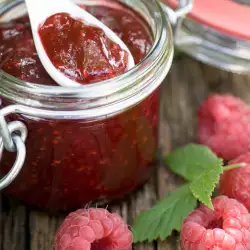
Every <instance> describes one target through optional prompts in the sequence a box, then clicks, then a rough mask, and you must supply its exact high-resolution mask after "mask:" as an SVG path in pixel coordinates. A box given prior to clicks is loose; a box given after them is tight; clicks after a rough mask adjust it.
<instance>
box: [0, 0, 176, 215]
mask: <svg viewBox="0 0 250 250" xmlns="http://www.w3.org/2000/svg"><path fill="white" fill-rule="evenodd" d="M77 4H79V5H80V6H81V7H82V8H85V9H86V10H88V11H89V12H90V13H91V14H92V15H94V16H96V17H97V18H98V19H99V20H101V21H102V22H104V23H105V24H106V25H107V26H108V27H110V28H111V29H112V30H113V31H114V32H116V34H118V35H119V36H120V38H121V39H122V40H123V41H124V42H125V44H126V45H127V46H128V48H129V49H130V51H131V53H132V55H133V57H134V60H135V63H136V66H135V67H134V68H132V69H131V70H129V71H127V72H125V73H122V74H119V75H116V76H113V75H112V74H111V73H110V75H109V73H107V74H106V76H108V77H106V78H107V79H104V80H102V81H98V82H94V81H92V80H91V81H89V82H87V81H86V82H81V86H80V87H76V88H69V87H61V86H59V85H58V84H57V83H55V82H54V81H53V80H52V79H51V78H50V77H49V75H48V74H47V72H46V71H45V69H44V68H43V66H42V64H41V62H40V60H39V58H38V55H37V53H36V50H35V47H34V42H33V39H32V34H31V30H30V24H29V19H28V17H27V14H26V8H25V4H24V3H23V1H7V2H6V3H4V4H2V5H1V6H0V12H1V13H0V14H1V23H0V65H1V71H0V72H1V83H0V96H1V112H0V124H1V126H0V127H1V131H0V132H1V133H2V141H1V143H0V144H1V152H2V158H1V163H0V174H1V177H2V179H1V183H2V184H1V188H3V187H4V189H3V190H4V192H5V193H6V194H7V195H8V196H10V197H13V198H15V199H18V200H20V201H22V202H24V203H25V204H28V205H30V206H35V207H39V208H42V209H47V210H51V211H59V210H72V209H75V208H79V207H82V206H84V205H86V204H88V203H93V202H108V201H110V200H114V199H119V198H122V197H124V196H125V195H127V194H128V193H130V192H131V191H133V190H135V189H136V188H137V187H139V186H140V185H142V184H143V183H144V182H145V181H146V180H147V179H148V177H149V176H150V173H151V171H152V168H153V166H154V164H153V162H154V159H155V156H156V150H157V133H158V115H159V111H158V108H159V86H160V84H161V83H162V82H163V80H164V78H165V77H166V75H167V73H168V71H169V68H170V66H171V63H172V58H173V44H172V33H171V27H170V25H169V23H168V21H167V18H166V15H165V14H164V13H163V11H162V10H161V7H160V5H159V4H158V2H157V1H156V0H151V1H148V0H140V1H139V0H138V1H134V0H119V1H118V0H117V1H112V0H109V1H90V0H88V1H83V0H82V1H77ZM89 47H90V49H91V46H89ZM97 50H98V48H97ZM97 50H95V51H97ZM90 54H91V53H90ZM70 55H71V54H70V53H69V54H68V57H67V59H68V61H67V63H68V62H70V65H71V66H72V64H71V61H70V60H71V59H72V58H70ZM59 57H60V58H62V55H61V54H59ZM93 58H94V59H93V60H97V59H96V58H97V57H96V56H95V57H93ZM98 58H99V61H98V63H100V68H101V67H102V65H101V64H102V62H103V61H102V59H101V57H98ZM95 63H96V62H95ZM98 66H99V65H98ZM97 68H98V67H97ZM77 70H78V69H77V68H76V69H75V70H73V71H72V68H71V71H70V74H71V75H72V74H73V75H74V74H75V75H77V76H79V74H78V73H79V72H78V71H77ZM91 70H92V69H91ZM91 70H90V71H89V72H88V75H91V74H92V73H93V71H91ZM97 70H98V69H97ZM103 70H104V71H105V70H106V69H105V67H104V69H103V68H102V72H103ZM95 71H96V68H95ZM100 71H101V70H99V71H98V73H97V75H98V74H99V73H100ZM105 72H106V71H105ZM107 72H109V71H107ZM91 76H92V75H91ZM79 77H81V76H79ZM89 79H92V78H89ZM26 137H27V138H26ZM25 139H26V140H25ZM24 141H25V142H24ZM4 148H5V149H4ZM25 149H26V155H25ZM24 156H25V157H24ZM22 162H24V163H23V164H19V163H22ZM20 165H22V167H20ZM13 166H14V167H13Z"/></svg>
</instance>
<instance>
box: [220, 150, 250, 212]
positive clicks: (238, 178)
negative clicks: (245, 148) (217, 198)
mask: <svg viewBox="0 0 250 250" xmlns="http://www.w3.org/2000/svg"><path fill="white" fill-rule="evenodd" d="M236 163H246V166H244V167H240V168H235V169H232V170H229V171H225V172H223V174H222V176H221V179H220V185H219V189H220V193H221V194H224V195H227V196H229V197H231V198H235V199H237V200H238V201H240V202H241V203H243V204H244V205H245V206H246V208H247V209H248V210H249V211H250V152H247V153H245V154H243V155H241V156H239V157H237V158H236V159H234V160H232V161H230V162H229V163H228V165H232V164H236Z"/></svg>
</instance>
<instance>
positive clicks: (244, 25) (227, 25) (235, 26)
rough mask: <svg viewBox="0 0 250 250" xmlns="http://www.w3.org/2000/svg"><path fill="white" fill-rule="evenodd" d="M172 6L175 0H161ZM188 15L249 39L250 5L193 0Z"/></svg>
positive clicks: (213, 26)
mask: <svg viewBox="0 0 250 250" xmlns="http://www.w3.org/2000/svg"><path fill="white" fill-rule="evenodd" d="M163 1H164V2H167V3H168V4H169V5H170V6H171V7H172V8H176V7H177V6H178V1H177V0H163ZM189 17H190V18H191V19H193V20H195V21H196V22H198V23H200V24H203V25H206V26H209V27H211V28H213V29H215V30H217V31H220V32H223V33H225V34H227V35H231V36H235V37H238V38H242V39H247V40H250V26H249V24H250V6H248V5H243V4H240V3H236V2H234V1H233V0H194V6H193V9H192V11H191V12H190V14H189Z"/></svg>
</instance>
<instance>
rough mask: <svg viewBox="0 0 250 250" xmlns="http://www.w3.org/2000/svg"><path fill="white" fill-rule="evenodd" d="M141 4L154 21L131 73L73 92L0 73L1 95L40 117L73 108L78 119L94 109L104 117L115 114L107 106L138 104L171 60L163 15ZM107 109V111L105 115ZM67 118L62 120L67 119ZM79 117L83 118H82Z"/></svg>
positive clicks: (153, 3)
mask: <svg viewBox="0 0 250 250" xmlns="http://www.w3.org/2000/svg"><path fill="white" fill-rule="evenodd" d="M124 2H125V3H126V2H128V1H124ZM20 3H23V1H22V0H19V1H15V3H13V2H10V1H7V2H5V3H3V4H2V5H1V6H0V12H1V8H2V6H5V11H6V10H7V9H8V8H12V7H13V6H14V5H17V4H20ZM143 4H144V5H146V7H147V8H151V12H150V13H151V14H152V15H153V17H152V18H154V22H155V23H154V25H155V34H154V42H153V45H152V47H151V49H150V51H149V53H148V54H147V55H146V57H145V58H144V59H143V60H142V61H141V62H140V63H138V64H137V65H136V66H135V67H134V68H132V69H131V70H129V71H127V72H125V73H124V74H122V75H119V76H117V77H115V78H112V79H108V80H105V81H102V82H98V83H95V84H89V85H82V86H80V87H73V88H69V87H62V86H46V85H40V84H34V83H29V82H25V81H22V80H19V79H17V78H15V77H13V76H11V75H9V74H8V73H6V72H4V71H1V78H2V80H3V81H4V84H1V86H0V93H1V95H3V96H4V97H7V96H8V98H10V99H11V100H15V101H16V102H17V103H18V104H19V105H20V104H21V105H25V106H27V105H28V106H31V107H30V108H31V109H32V108H35V109H37V108H40V109H43V113H45V112H44V109H49V110H51V112H53V110H57V111H58V110H62V112H68V111H69V112H70V113H69V114H68V115H70V117H71V116H72V115H73V110H74V109H76V108H77V109H78V110H77V112H78V115H80V113H79V111H82V113H86V112H87V111H90V112H91V113H92V115H91V114H88V115H87V117H89V118H90V117H92V118H93V117H95V116H96V115H93V112H94V110H93V109H95V111H97V110H96V109H98V108H99V109H100V108H103V106H105V107H106V111H104V110H103V112H100V110H98V111H99V112H96V113H98V116H99V115H108V114H109V113H110V112H112V113H116V112H118V111H119V108H118V107H116V108H110V107H111V106H110V105H113V106H114V105H115V104H117V105H116V106H121V102H124V103H123V105H122V106H123V107H122V109H125V108H128V107H130V106H133V105H135V104H136V102H140V101H141V100H143V99H144V98H145V97H146V96H148V95H149V94H150V93H149V92H153V90H154V89H156V88H157V87H158V86H159V85H160V83H161V82H162V81H163V79H164V78H165V76H166V75H167V73H168V71H169V69H170V66H171V63H172V60H173V36H172V31H171V26H170V24H169V22H168V20H167V19H166V15H165V14H164V12H163V10H162V9H161V6H160V4H159V3H158V2H157V0H152V1H145V3H143ZM7 7H8V8H7ZM7 93H8V94H7ZM25 95H26V98H25ZM27 95H28V99H29V101H28V102H27ZM38 96H39V98H41V99H40V100H36V98H37V97H38ZM135 96H137V100H135V99H136V98H134V97H135ZM32 97H33V98H32ZM62 98H64V99H65V102H64V103H60V102H61V100H62ZM46 100H47V102H46ZM48 100H49V101H48ZM128 100H130V101H128ZM48 102H49V103H48ZM119 103H120V105H119ZM125 103H126V104H125ZM107 108H108V109H109V108H110V110H109V112H108V110H107ZM26 111H27V110H26ZM84 111H85V112H84ZM65 115H66V113H65V114H62V116H65ZM68 115H66V116H67V117H68ZM82 115H83V114H82ZM40 116H41V114H40ZM46 117H47V116H46ZM83 117H86V114H85V115H83Z"/></svg>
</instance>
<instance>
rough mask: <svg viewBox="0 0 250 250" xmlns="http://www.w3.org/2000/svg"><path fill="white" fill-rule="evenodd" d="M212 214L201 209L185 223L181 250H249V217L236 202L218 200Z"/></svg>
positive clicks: (245, 210) (244, 208)
mask: <svg viewBox="0 0 250 250" xmlns="http://www.w3.org/2000/svg"><path fill="white" fill-rule="evenodd" d="M213 205H214V211H213V210H211V209H209V208H208V207H205V206H204V205H201V206H200V208H198V209H196V210H194V211H193V212H191V214H190V215H189V216H188V217H187V218H186V219H185V220H184V222H183V225H182V230H181V245H182V249H183V250H205V249H209V250H212V249H213V250H215V249H216V250H219V249H223V250H249V249H250V214H249V213H248V210H247V209H246V207H245V206H244V205H243V204H241V203H239V202H238V201H237V200H235V199H230V198H228V197H227V196H219V197H217V198H215V199H214V200H213Z"/></svg>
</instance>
